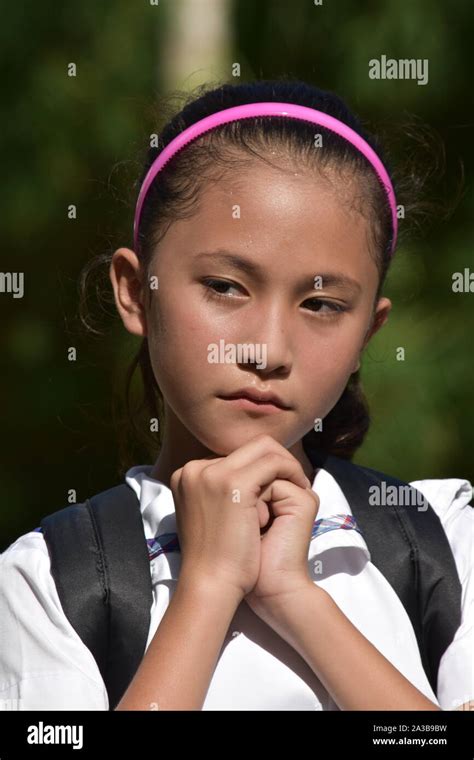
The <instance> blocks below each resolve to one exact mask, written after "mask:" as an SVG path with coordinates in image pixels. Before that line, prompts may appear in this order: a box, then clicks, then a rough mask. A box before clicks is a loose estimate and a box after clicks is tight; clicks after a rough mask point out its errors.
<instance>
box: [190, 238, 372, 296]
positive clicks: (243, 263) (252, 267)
mask: <svg viewBox="0 0 474 760" xmlns="http://www.w3.org/2000/svg"><path fill="white" fill-rule="evenodd" d="M202 258H207V259H211V260H212V259H214V260H218V261H225V262H226V264H228V265H229V266H230V267H233V269H237V270H238V271H240V272H244V273H245V274H247V275H249V276H250V277H253V278H254V279H255V280H257V281H258V282H260V283H263V282H265V279H266V278H265V270H264V269H263V268H262V267H261V266H260V265H259V264H256V263H255V262H254V261H251V260H250V259H246V258H244V257H243V256H240V255H239V254H237V253H233V252H232V251H228V250H226V249H224V248H219V249H218V250H217V251H202V252H200V253H197V254H196V255H195V259H202ZM315 277H318V278H321V280H320V281H321V282H322V287H323V288H327V287H330V286H333V287H337V286H339V287H344V288H347V289H349V290H352V291H355V292H360V290H361V286H360V284H359V283H358V282H357V280H354V279H353V278H352V277H349V276H348V275H346V274H343V273H342V272H315V273H314V274H310V275H304V276H303V277H301V278H300V279H299V280H298V282H297V284H296V288H297V290H298V292H300V291H301V292H304V291H306V290H309V289H310V286H309V285H308V283H309V282H311V283H313V282H314V279H315ZM313 287H314V286H313ZM314 289H315V290H320V289H321V288H315V287H314Z"/></svg>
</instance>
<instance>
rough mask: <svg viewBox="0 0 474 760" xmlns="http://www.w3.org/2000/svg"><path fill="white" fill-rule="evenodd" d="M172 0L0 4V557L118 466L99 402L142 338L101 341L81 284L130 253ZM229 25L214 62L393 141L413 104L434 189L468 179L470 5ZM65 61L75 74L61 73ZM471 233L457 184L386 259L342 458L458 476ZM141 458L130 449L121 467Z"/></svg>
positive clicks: (265, 6) (465, 454)
mask: <svg viewBox="0 0 474 760" xmlns="http://www.w3.org/2000/svg"><path fill="white" fill-rule="evenodd" d="M194 1H195V2H196V3H199V2H202V1H203V0H194ZM178 7H179V0H160V2H159V5H158V6H151V5H150V4H149V2H146V1H145V0H141V2H135V3H131V2H129V0H115V1H114V2H111V1H110V0H102V2H100V3H96V2H93V1H92V0H84V2H82V3H74V2H71V0H63V2H62V3H60V4H58V3H57V2H53V0H43V2H42V3H33V2H31V1H30V2H26V3H20V4H15V3H10V4H8V5H6V6H4V8H3V11H2V25H1V28H0V60H1V63H2V67H3V77H2V81H3V98H2V104H1V107H2V111H3V113H2V132H3V141H2V168H3V179H4V181H3V183H2V184H1V187H0V198H1V207H2V222H3V240H4V244H3V252H2V262H3V263H2V271H3V272H24V273H25V293H24V297H23V298H21V299H14V298H12V297H11V295H8V294H5V293H3V294H1V298H2V311H3V324H4V325H5V326H6V327H4V329H3V331H2V337H3V350H2V360H3V371H2V380H3V383H4V386H3V387H4V391H3V399H4V404H3V408H4V426H3V429H4V432H5V435H6V437H8V446H7V445H6V444H5V445H4V446H3V449H2V460H1V461H2V471H1V482H2V486H3V489H2V502H1V503H2V507H1V511H0V551H1V550H3V549H4V548H5V547H6V546H7V545H8V544H9V543H10V542H11V541H12V540H14V538H15V537H16V536H18V535H20V534H21V533H23V532H26V531H27V530H31V529H32V528H34V527H36V526H37V525H38V524H39V523H38V521H39V519H40V518H41V517H42V516H43V515H45V514H48V513H50V512H53V511H55V510H56V509H60V508H61V507H63V506H65V505H66V503H67V492H68V490H69V489H71V488H75V489H76V490H77V500H78V501H80V500H83V499H85V498H86V497H87V496H88V495H90V494H92V493H96V492H98V491H99V490H102V489H104V488H108V487H110V486H112V485H114V484H116V483H117V482H118V481H119V478H120V477H121V474H120V472H119V470H118V467H117V451H116V449H117V447H116V436H117V433H116V430H115V428H114V420H113V418H112V412H111V405H112V400H113V398H115V397H116V394H118V395H120V394H121V392H122V388H123V385H124V368H125V366H126V364H127V363H128V360H129V358H130V357H131V356H132V355H133V354H134V352H135V350H136V348H137V347H138V339H133V338H132V337H131V336H129V335H128V334H126V333H125V331H124V329H123V328H122V327H121V325H119V324H117V318H115V319H114V318H110V319H109V320H108V322H107V331H106V334H105V336H104V338H91V337H90V336H89V335H86V334H84V333H83V332H81V330H80V326H79V321H78V318H77V307H78V279H79V273H80V271H81V269H82V267H83V265H84V263H85V262H86V261H87V260H88V259H89V258H90V257H91V256H93V255H96V254H97V253H101V252H104V251H106V250H109V248H110V247H111V246H113V245H117V246H118V245H121V244H123V245H131V231H132V219H133V208H132V205H131V199H132V198H133V197H134V196H133V192H132V191H133V182H135V181H136V178H137V177H138V175H139V173H140V164H139V162H138V158H137V157H138V155H139V153H140V151H143V149H144V148H145V147H146V143H147V140H148V135H149V134H150V132H153V131H156V124H154V123H153V118H152V116H151V107H152V106H153V104H154V103H156V102H157V100H158V99H159V98H160V97H162V96H166V95H167V93H168V90H169V89H170V90H173V89H175V88H180V89H181V88H183V87H184V83H182V82H169V81H167V79H166V65H165V64H166V61H164V60H163V55H162V50H163V48H164V45H163V42H164V40H165V35H166V32H167V25H168V23H169V20H170V17H171V14H173V13H175V12H177V11H178ZM204 11H205V8H204V4H203V12H204ZM231 25H232V34H231V35H230V38H231V39H232V49H230V50H229V51H228V60H229V61H230V62H233V61H238V62H239V63H240V64H241V66H242V71H241V77H242V79H243V80H250V79H253V78H259V77H265V78H271V77H278V76H280V75H283V74H286V75H289V76H292V77H298V78H301V79H306V80H308V81H310V82H312V83H314V84H316V85H318V86H320V87H323V88H327V89H330V90H333V91H335V92H337V93H338V94H340V95H341V96H342V97H343V98H344V99H345V100H346V101H347V103H348V104H349V106H351V107H352V108H353V109H354V110H355V111H356V113H358V114H359V115H360V116H361V117H362V118H363V119H364V121H367V122H370V125H371V126H372V125H374V126H377V124H380V125H383V127H384V129H387V131H388V132H390V131H391V132H392V133H393V135H394V136H395V137H396V136H397V134H399V133H398V132H397V129H398V127H397V125H398V124H399V122H401V121H403V117H404V116H405V115H407V114H416V115H417V116H418V117H419V118H420V119H421V120H422V121H424V122H427V123H429V124H430V125H431V126H432V127H433V128H434V129H435V130H436V131H437V132H438V134H439V135H440V138H441V140H442V142H443V143H444V146H445V152H446V170H445V172H444V174H442V175H440V177H439V178H438V185H437V187H436V188H435V189H434V191H435V193H437V197H438V198H440V199H441V201H442V202H443V203H444V202H446V204H447V205H449V203H450V201H451V199H452V198H453V197H454V196H456V195H458V194H459V182H460V177H461V168H460V167H461V164H462V166H463V168H464V172H465V174H466V177H467V189H470V185H472V180H471V178H472V176H473V175H472V168H473V167H472V163H473V158H474V148H473V140H472V123H473V118H472V99H471V74H470V72H471V70H472V62H471V58H472V52H471V39H470V31H471V30H472V4H471V2H470V0H457V1H456V2H453V3H450V4H447V3H437V2H436V0H415V1H414V2H413V3H406V4H403V6H402V5H401V4H400V2H399V0H386V1H385V2H384V3H379V2H376V0H360V2H358V3H354V2H352V0H340V1H339V2H338V3H330V2H323V5H322V6H316V5H314V4H313V3H312V2H311V1H310V0H295V2H292V3H288V2H286V1H285V0H272V1H271V2H270V0H259V2H254V0H235V2H234V5H233V8H232V16H231ZM382 54H385V55H387V57H393V58H428V59H429V67H430V68H429V75H430V78H429V83H428V85H426V86H420V85H417V83H416V81H404V80H399V81H397V80H394V81H391V82H390V86H387V81H376V80H370V79H369V77H368V75H367V71H368V61H369V60H370V59H371V58H380V56H381V55H382ZM71 62H74V63H76V65H77V76H76V77H68V76H67V66H68V64H69V63H71ZM200 66H201V63H200V61H199V60H197V61H196V70H197V69H199V68H200ZM189 73H190V74H192V72H189ZM222 78H224V79H225V78H230V70H229V72H227V71H222ZM399 150H400V151H401V153H403V151H404V148H403V143H401V148H400V149H399ZM426 160H427V161H431V160H433V162H434V163H436V162H437V159H436V158H435V157H434V156H433V158H432V159H431V158H430V157H429V156H428V158H427V159H426ZM70 204H75V205H76V206H77V209H78V218H77V219H76V220H69V219H68V216H67V208H68V206H69V205H70ZM402 226H403V222H402ZM471 232H472V194H469V193H468V192H467V190H462V192H461V197H460V201H459V203H458V204H457V206H456V208H455V209H454V211H453V213H452V214H451V216H450V218H449V219H444V218H443V215H442V214H441V215H440V216H439V217H438V218H435V219H433V220H432V222H431V224H429V225H426V226H425V227H424V228H423V233H422V235H420V236H419V237H418V239H416V240H414V241H411V242H408V243H406V244H404V245H402V246H401V248H400V249H399V251H398V252H397V255H396V257H395V260H394V263H393V266H392V270H391V272H390V274H389V277H388V280H387V287H386V292H385V295H387V296H388V297H389V298H391V299H392V301H393V310H392V313H391V315H390V319H389V322H388V324H387V325H386V326H385V327H384V328H383V330H382V331H381V332H380V333H379V334H378V335H377V336H375V337H374V339H373V341H372V342H371V343H370V345H369V347H368V349H367V352H366V355H365V358H364V362H363V379H364V386H365V389H366V393H367V396H368V398H369V400H370V405H371V411H372V416H373V424H372V428H371V431H370V433H369V435H368V438H367V441H366V443H365V444H364V446H363V447H362V448H361V449H360V451H359V452H358V453H357V456H356V458H355V461H357V462H360V463H363V464H366V465H368V466H371V467H374V468H378V469H382V470H385V471H386V472H389V473H391V474H393V475H397V476H399V477H402V478H404V479H406V480H413V479H419V478H438V477H439V478H443V477H467V478H470V479H472V476H473V471H472V465H471V454H470V452H471V451H472V450H473V449H474V433H473V425H472V393H471V387H472V374H473V373H472V369H473V359H472V350H471V347H472V333H473V330H474V314H473V309H472V304H473V299H474V295H472V294H469V293H465V294H454V293H453V292H452V290H451V277H452V273H453V272H454V271H462V270H463V269H464V268H465V267H469V266H471V268H472V269H474V263H473V260H472V238H471V237H470V233H471ZM70 346H75V347H76V348H77V352H78V360H77V361H76V362H69V361H68V359H67V350H68V348H69V347H70ZM397 346H404V347H405V350H406V360H405V361H404V362H400V361H396V358H395V349H396V347H397ZM145 456H146V455H145V454H144V452H140V450H139V449H137V450H136V451H135V455H134V457H133V459H131V461H130V463H129V464H130V466H131V465H132V464H138V463H142V462H144V461H146V458H145Z"/></svg>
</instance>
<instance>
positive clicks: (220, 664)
mask: <svg viewBox="0 0 474 760" xmlns="http://www.w3.org/2000/svg"><path fill="white" fill-rule="evenodd" d="M151 470H152V465H137V466H134V467H132V468H130V469H129V470H128V472H127V473H126V475H125V480H126V482H127V483H128V484H129V485H130V486H131V487H132V488H133V490H134V491H135V493H136V495H137V497H138V500H139V503H140V511H141V515H142V519H143V525H144V531H145V536H146V539H147V544H148V549H149V557H150V573H151V580H152V588H153V603H152V606H151V623H150V629H149V634H148V640H147V644H146V647H147V648H148V646H149V644H150V643H151V641H152V639H153V636H154V635H155V632H156V630H157V628H158V626H159V624H160V621H161V619H162V617H163V615H164V613H165V611H166V609H167V606H168V604H169V602H170V600H171V598H172V596H173V593H174V590H175V588H176V583H177V580H178V577H179V571H180V564H181V555H180V553H179V545H178V543H177V537H176V515H175V510H174V502H173V496H172V492H171V490H170V489H169V488H168V487H167V486H165V485H164V484H162V483H160V482H159V481H157V480H154V479H152V478H151V477H150V473H151ZM411 485H413V486H414V487H415V488H417V489H418V490H419V491H421V492H422V494H423V495H424V496H425V497H426V499H427V500H428V502H429V503H430V504H431V506H432V507H433V509H434V510H435V511H436V513H437V514H438V516H439V518H440V521H441V524H442V525H443V528H444V530H445V532H446V535H447V538H448V541H449V543H450V546H451V548H452V551H453V555H454V558H455V562H456V567H457V571H458V574H459V579H460V581H461V585H462V618H461V625H460V626H459V628H458V630H457V632H456V635H455V637H454V639H453V641H452V643H451V644H450V645H449V647H448V648H447V650H446V651H445V653H444V655H443V657H442V659H441V662H440V666H439V671H438V686H437V693H436V694H434V693H433V690H432V689H431V686H430V684H429V682H428V679H427V677H426V675H425V672H424V670H423V666H422V663H421V658H420V654H419V650H418V646H417V641H416V636H415V632H414V630H413V627H412V625H411V622H410V619H409V617H408V615H407V613H406V611H405V609H404V607H403V605H402V603H401V602H400V600H399V598H398V596H397V595H396V593H395V591H394V590H393V588H392V587H391V586H390V584H389V583H388V582H387V581H386V579H385V578H384V576H383V575H382V574H381V573H380V571H379V570H378V569H377V568H376V567H375V566H374V565H373V564H372V562H371V558H370V552H369V550H368V547H367V545H366V543H365V541H364V538H363V536H362V534H361V533H360V531H359V529H358V526H357V523H356V521H355V519H354V517H353V515H352V512H351V509H350V507H349V504H348V502H347V500H346V498H345V497H344V495H343V493H342V491H341V489H340V487H339V486H338V484H337V483H336V481H335V479H334V478H333V477H332V475H330V474H329V473H328V472H327V471H326V470H324V469H322V468H320V469H317V470H316V475H315V478H314V481H313V489H314V490H315V491H316V492H317V493H318V495H319V498H320V506H319V510H318V514H317V519H316V522H315V525H314V528H313V534H312V538H311V541H310V544H309V551H308V563H309V564H308V569H309V571H310V574H311V577H312V579H313V581H314V583H315V584H316V585H318V586H320V587H321V588H323V589H325V591H326V592H327V593H328V594H329V595H330V596H331V597H332V598H333V599H334V601H335V602H336V603H337V605H338V606H339V607H340V609H341V610H342V611H343V612H344V614H345V615H346V616H347V617H348V618H349V620H351V622H352V623H353V624H354V625H355V626H356V627H357V628H358V630H359V631H361V633H362V634H363V635H364V636H365V637H366V638H367V639H368V640H369V641H370V642H371V643H372V644H373V645H374V646H375V647H376V648H377V649H378V650H379V651H380V652H381V653H382V654H383V655H384V656H385V657H386V658H387V659H388V660H389V661H390V662H391V663H392V664H393V665H394V666H395V667H396V668H397V669H398V670H399V671H400V672H401V673H403V675H404V676H405V677H406V678H407V679H408V680H409V681H410V682H411V683H412V684H413V685H414V686H416V688H417V689H419V690H420V691H421V692H422V693H423V694H424V695H425V696H426V697H428V699H431V700H432V701H433V702H434V703H436V704H438V705H439V706H440V707H441V708H442V709H443V710H452V709H455V708H456V707H458V706H460V705H461V704H463V703H465V702H468V701H469V700H474V664H473V652H474V625H473V622H474V559H473V547H474V542H473V538H474V510H473V509H472V507H471V506H470V502H471V499H472V491H473V489H472V485H471V483H470V482H469V481H467V480H463V479H459V478H451V479H443V480H419V481H413V482H412V483H411ZM315 625H317V621H315ZM348 677H349V678H350V671H349V672H348ZM2 708H3V709H24V710H40V709H42V710H73V709H74V710H108V709H109V701H108V696H107V691H106V688H105V684H104V682H103V680H102V677H101V674H100V671H99V669H98V666H97V664H96V661H95V659H94V657H93V656H92V653H91V652H90V650H89V649H88V648H87V647H86V646H85V644H84V643H83V642H82V640H81V639H80V637H79V636H78V634H77V633H76V631H75V630H74V629H73V627H72V626H71V624H70V623H69V621H68V619H67V618H66V616H65V615H64V612H63V610H62V607H61V603H60V600H59V597H58V593H57V590H56V586H55V583H54V580H53V577H52V575H51V572H50V558H49V554H48V550H47V546H46V543H45V540H44V537H43V534H42V533H40V532H38V531H37V530H33V531H31V532H29V533H26V534H24V535H23V536H20V537H19V538H18V539H17V540H16V541H15V542H14V543H12V544H11V545H10V546H9V547H8V548H7V549H6V550H5V551H4V552H3V554H1V555H0V709H2ZM202 709H203V710H338V709H339V708H338V707H337V705H336V704H335V702H334V701H333V699H332V698H331V696H330V695H329V694H328V693H327V691H326V690H325V688H324V687H323V685H322V684H321V683H320V681H319V679H318V678H317V677H316V675H315V674H314V673H313V672H312V671H311V669H310V668H309V666H308V665H307V664H306V662H305V661H304V660H303V659H302V658H301V657H300V655H299V654H298V653H297V652H295V651H294V650H293V649H292V648H291V647H290V646H289V645H288V644H287V643H286V642H285V641H284V640H283V639H281V638H280V637H279V636H278V635H277V634H275V633H274V632H273V631H272V630H271V629H270V628H269V627H268V626H267V625H266V624H265V623H263V621H261V620H260V618H258V617H257V616H256V615H255V614H254V613H253V612H252V611H251V610H250V608H249V607H248V605H247V604H246V603H245V601H243V602H242V603H241V604H240V605H239V607H238V608H237V610H236V613H235V615H234V618H233V620H232V622H231V624H230V626H229V630H228V632H227V635H226V637H225V640H224V642H223V644H222V648H221V651H220V655H219V657H218V661H217V665H216V668H215V671H214V673H213V676H212V679H211V682H210V685H209V689H208V692H207V695H206V699H205V702H204V704H203V708H202Z"/></svg>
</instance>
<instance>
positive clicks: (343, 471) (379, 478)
mask: <svg viewBox="0 0 474 760" xmlns="http://www.w3.org/2000/svg"><path fill="white" fill-rule="evenodd" d="M303 440H304V439H303ZM304 448H305V451H306V453H307V455H308V457H309V459H310V461H311V462H312V464H313V465H315V466H318V467H323V468H324V469H325V470H327V471H328V472H329V473H330V474H331V475H332V476H333V477H334V479H335V480H336V482H337V483H338V485H339V486H340V488H341V490H342V492H343V493H344V496H345V497H346V499H347V501H348V503H349V505H350V507H351V511H352V513H353V515H354V517H355V518H356V521H357V524H358V526H359V527H360V529H361V531H362V534H363V536H364V539H365V541H366V543H367V546H368V548H369V551H370V555H371V561H372V563H373V564H374V565H375V567H376V568H377V569H378V570H379V571H380V572H381V573H382V575H384V577H385V578H386V579H387V581H388V582H389V583H390V585H391V586H392V588H393V589H394V591H395V592H396V594H397V595H398V597H399V599H400V601H401V602H402V604H403V606H404V607H405V610H406V612H407V614H408V616H409V618H410V621H411V623H412V626H413V629H414V631H415V635H416V638H417V642H418V648H419V650H420V655H421V661H422V664H423V668H424V670H425V673H426V676H427V678H428V680H429V682H430V685H431V688H432V689H433V691H434V693H435V694H436V693H437V676H438V667H439V663H440V660H441V657H442V655H443V654H444V652H445V651H446V649H447V647H448V646H449V644H450V643H451V642H452V640H453V638H454V635H455V633H456V631H457V629H458V628H459V626H460V624H461V597H462V585H461V582H460V580H459V576H458V572H457V568H456V563H455V560H454V556H453V553H452V550H451V546H450V544H449V541H448V539H447V536H446V533H445V531H444V528H443V526H442V524H441V521H440V519H439V517H438V515H437V514H436V512H435V511H434V510H433V508H432V507H431V506H430V505H429V504H428V503H427V501H426V500H424V503H423V506H422V510H420V509H417V506H410V504H406V505H400V504H397V505H393V506H391V505H386V506H385V505H384V506H378V505H374V504H373V503H371V501H370V497H371V495H372V493H373V492H371V491H370V490H369V489H370V488H371V487H373V486H374V485H377V486H378V487H379V488H381V487H382V482H383V481H384V482H385V484H386V486H387V487H388V486H391V485H395V486H405V488H407V489H410V490H411V491H413V492H414V496H416V495H417V494H419V496H418V502H417V501H416V499H415V498H414V499H413V502H412V504H413V505H416V504H420V502H421V499H422V498H423V496H422V495H421V494H420V493H419V492H418V491H417V490H416V489H415V488H413V486H409V484H407V483H404V481H402V480H399V479H398V478H394V477H392V476H390V475H386V474H384V473H381V472H377V471H376V470H372V469H370V468H368V467H361V466H359V465H355V464H354V463H353V462H350V461H348V460H345V459H341V458H339V457H334V456H330V455H327V454H325V453H324V452H321V451H320V450H318V449H315V448H313V447H312V446H311V445H310V444H308V443H307V442H305V443H304Z"/></svg>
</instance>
